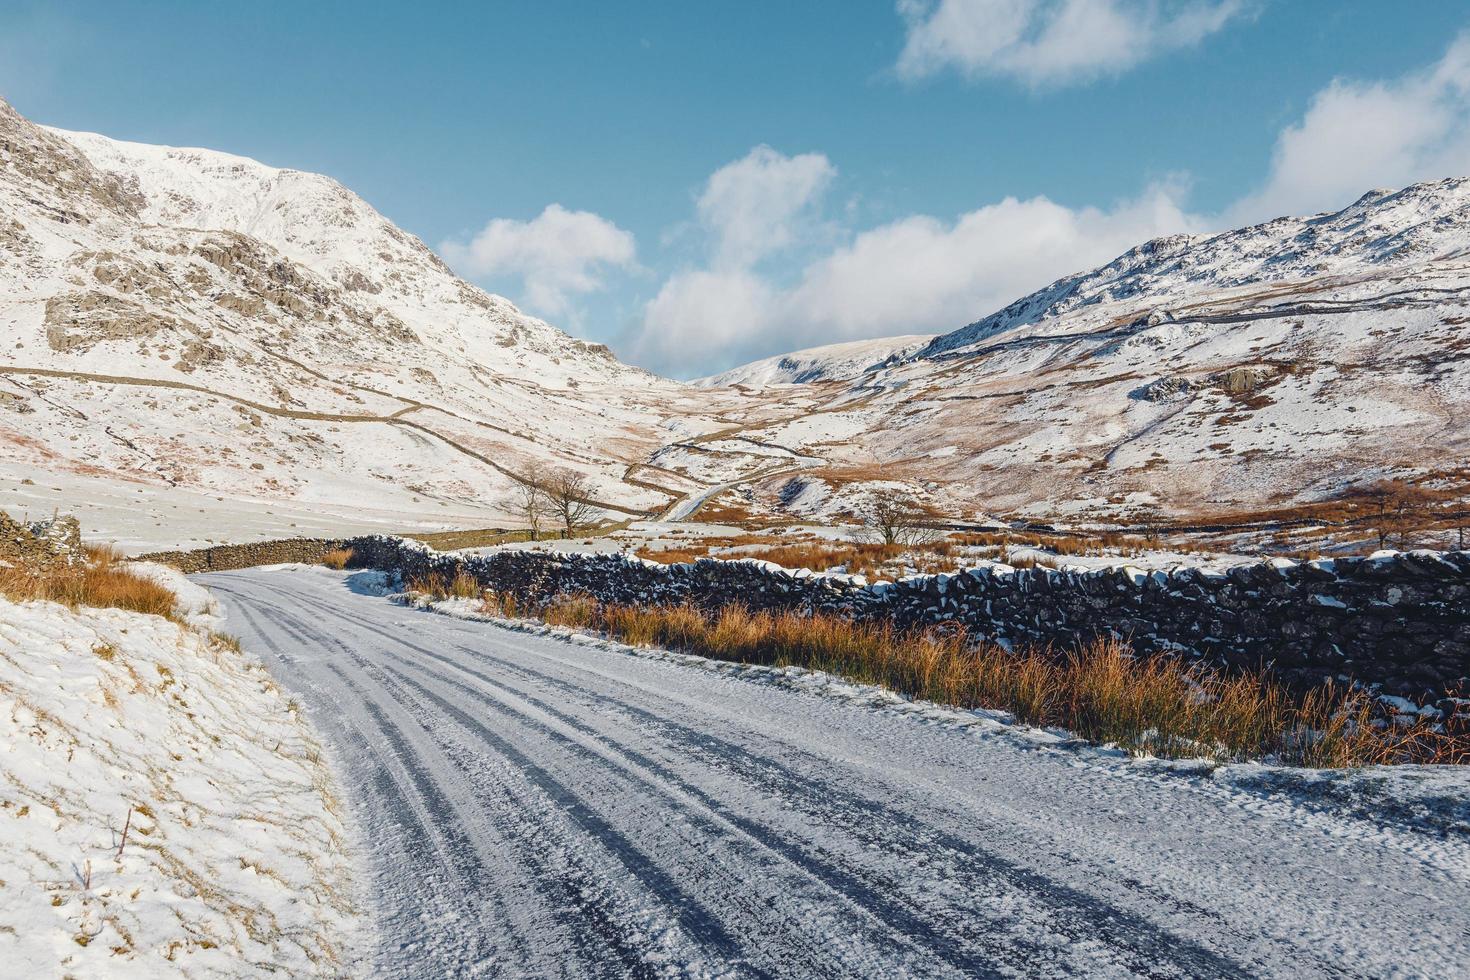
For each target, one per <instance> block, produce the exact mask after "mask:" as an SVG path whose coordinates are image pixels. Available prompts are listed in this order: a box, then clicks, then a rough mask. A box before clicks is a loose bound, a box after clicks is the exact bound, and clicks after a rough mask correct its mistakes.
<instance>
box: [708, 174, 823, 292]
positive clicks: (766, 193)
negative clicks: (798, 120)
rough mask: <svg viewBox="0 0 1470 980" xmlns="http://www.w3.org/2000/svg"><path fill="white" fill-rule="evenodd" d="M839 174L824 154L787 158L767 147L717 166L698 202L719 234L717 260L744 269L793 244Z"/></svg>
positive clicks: (712, 230)
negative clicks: (805, 217)
mask: <svg viewBox="0 0 1470 980" xmlns="http://www.w3.org/2000/svg"><path fill="white" fill-rule="evenodd" d="M836 173H837V171H836V169H835V168H834V167H833V166H832V164H831V162H830V161H829V160H828V159H827V158H826V157H825V156H823V155H822V154H820V153H803V154H800V155H798V156H794V157H788V156H785V155H783V154H781V153H778V152H777V151H775V150H773V149H771V148H770V147H769V146H764V145H762V146H757V147H756V148H755V149H753V150H751V151H750V152H749V153H747V154H746V155H745V156H744V157H742V158H741V159H739V160H736V161H735V162H733V163H728V164H726V165H725V166H723V167H721V168H720V169H719V170H716V171H715V172H714V173H713V174H711V175H710V178H709V181H708V182H707V183H706V184H705V187H704V192H703V193H702V194H701V195H700V196H699V201H698V204H697V205H696V208H697V210H698V212H699V220H700V222H701V224H703V225H704V226H705V227H706V228H707V229H709V230H710V231H711V232H713V233H714V235H715V264H716V265H717V266H720V267H722V268H737V269H739V268H746V267H748V266H750V265H752V264H754V263H755V262H757V261H759V260H760V259H762V258H764V257H765V256H767V255H770V254H772V253H774V252H777V251H779V250H781V249H783V248H786V247H787V246H789V245H790V244H791V243H792V241H793V238H794V235H795V228H796V222H797V221H798V219H800V218H801V217H802V216H803V215H804V213H805V212H806V211H807V210H808V209H809V207H810V206H811V204H812V203H813V202H814V201H815V200H816V199H817V198H818V197H819V196H820V194H821V193H822V191H824V190H825V189H826V188H827V185H828V184H829V183H831V181H832V178H833V176H834V175H835V174H836Z"/></svg>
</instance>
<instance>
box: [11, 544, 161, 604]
mask: <svg viewBox="0 0 1470 980" xmlns="http://www.w3.org/2000/svg"><path fill="white" fill-rule="evenodd" d="M120 559H121V556H120V555H119V554H118V553H117V552H115V551H113V550H112V549H110V548H101V547H91V548H88V549H87V557H86V558H85V560H83V561H80V562H78V563H76V564H74V565H57V566H53V567H51V568H47V569H37V568H29V567H23V566H17V567H11V568H0V594H3V595H5V596H6V597H7V598H10V599H13V600H16V601H19V602H25V601H27V600H32V599H45V600H49V601H51V602H59V603H61V604H62V605H65V606H68V607H70V608H73V609H75V608H77V607H78V606H94V607H100V608H111V609H130V610H132V611H133V612H141V613H149V614H151V615H154V616H163V617H166V618H168V619H173V618H174V606H175V604H176V603H177V602H178V597H177V596H175V595H174V594H173V592H172V591H170V590H169V589H168V588H167V587H165V586H163V585H159V584H158V583H157V582H155V581H153V580H152V579H147V578H143V577H141V576H139V575H136V574H134V573H133V572H132V571H131V570H130V569H129V568H128V567H127V565H126V564H124V563H123V562H122V561H121V560H120Z"/></svg>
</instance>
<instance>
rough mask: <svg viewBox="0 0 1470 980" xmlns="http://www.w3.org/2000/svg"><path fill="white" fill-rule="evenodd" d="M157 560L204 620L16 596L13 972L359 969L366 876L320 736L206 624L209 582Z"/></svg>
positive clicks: (5, 914) (10, 718)
mask: <svg viewBox="0 0 1470 980" xmlns="http://www.w3.org/2000/svg"><path fill="white" fill-rule="evenodd" d="M140 571H143V572H144V573H145V574H147V575H149V577H152V578H157V579H160V580H162V581H164V582H165V583H166V584H168V585H169V586H171V587H172V588H174V589H176V590H177V592H178V593H179V596H180V600H181V601H180V616H181V617H182V618H186V619H187V620H188V621H189V622H190V623H191V624H194V625H193V626H192V627H191V628H184V627H181V626H179V625H177V624H175V623H172V622H169V621H168V620H165V619H162V618H160V617H157V616H145V615H142V614H139V613H132V612H125V611H122V610H116V609H80V610H77V611H71V610H68V609H66V608H65V607H63V606H60V605H57V604H54V603H48V602H28V603H22V604H17V603H13V602H10V601H8V600H5V599H0V696H3V699H4V702H5V710H4V711H3V712H0V745H3V746H4V750H3V754H0V776H3V780H4V785H3V787H0V841H3V844H4V846H3V848H0V962H3V963H5V964H7V965H6V966H5V967H4V968H3V970H0V972H3V973H5V974H6V975H9V976H17V977H19V976H27V977H50V976H102V975H106V976H109V977H160V976H174V975H177V976H211V977H236V976H256V975H260V974H262V973H267V972H279V973H284V974H286V975H293V976H306V975H318V976H321V975H342V974H344V973H347V972H350V971H351V969H352V963H353V951H354V950H355V949H357V948H358V946H359V942H358V938H359V937H358V935H357V934H358V931H359V929H360V925H359V923H360V918H359V912H358V909H357V901H356V897H355V887H356V886H355V873H354V868H353V862H352V859H351V856H350V854H349V849H348V833H347V830H346V828H345V827H344V824H343V816H342V812H341V810H340V808H339V804H338V800H337V796H336V794H337V789H336V787H335V786H334V784H333V779H332V777H331V775H330V773H329V772H328V770H327V768H326V766H325V764H324V762H323V761H322V757H321V751H320V748H319V746H318V745H317V743H316V741H315V739H314V737H313V735H312V733H311V731H310V730H309V728H308V727H307V725H306V723H305V722H304V721H303V720H302V718H301V717H300V716H299V715H298V712H297V708H296V705H295V702H294V701H291V700H289V699H288V698H287V697H286V695H285V694H283V693H282V691H281V689H280V688H279V687H277V686H276V683H275V682H274V681H273V680H272V679H271V677H270V675H269V674H268V673H267V672H266V669H265V668H264V666H262V665H261V664H260V663H259V662H258V661H257V660H255V659H254V658H253V657H250V656H246V655H244V654H241V653H239V652H238V651H236V650H233V649H231V648H230V646H229V645H228V644H224V643H220V642H218V641H217V640H214V639H212V638H211V636H210V635H209V634H208V633H207V632H206V630H207V629H208V628H209V627H210V626H212V625H214V624H216V623H218V621H219V620H218V618H217V617H218V612H219V610H218V606H217V605H216V604H215V603H214V600H213V598H212V597H210V595H209V593H208V592H206V591H205V590H204V589H202V588H200V587H198V586H196V585H194V584H192V583H190V582H188V581H186V580H184V579H182V577H181V576H179V575H178V573H177V572H174V571H173V570H171V569H165V568H162V567H160V566H153V567H149V568H140ZM125 826H126V827H127V837H126V841H125V842H124V841H123V838H122V835H123V830H124V827H125Z"/></svg>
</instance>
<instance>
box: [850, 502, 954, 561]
mask: <svg viewBox="0 0 1470 980" xmlns="http://www.w3.org/2000/svg"><path fill="white" fill-rule="evenodd" d="M857 516H858V520H859V521H860V522H861V523H862V527H863V532H864V534H865V536H866V537H868V538H869V539H870V540H872V541H875V542H877V543H879V544H885V545H898V546H900V547H905V548H911V547H914V546H915V545H921V544H925V543H927V542H929V541H931V540H933V539H934V537H935V536H936V535H937V534H938V533H939V532H938V530H937V529H936V528H935V527H934V520H935V515H934V514H933V513H932V511H930V510H929V509H928V508H926V507H922V506H920V505H919V504H918V503H916V502H915V501H914V500H912V499H911V498H909V497H907V496H905V495H903V494H897V493H887V492H878V493H874V494H873V495H872V496H870V497H869V498H868V501H867V503H865V504H864V505H863V506H861V507H860V508H858V512H857Z"/></svg>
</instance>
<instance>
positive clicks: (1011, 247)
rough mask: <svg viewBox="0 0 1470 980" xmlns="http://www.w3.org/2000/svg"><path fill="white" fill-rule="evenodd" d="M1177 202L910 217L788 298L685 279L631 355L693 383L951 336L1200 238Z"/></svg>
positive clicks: (696, 277)
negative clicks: (787, 358)
mask: <svg viewBox="0 0 1470 980" xmlns="http://www.w3.org/2000/svg"><path fill="white" fill-rule="evenodd" d="M1179 197H1180V190H1179V188H1178V187H1177V186H1175V185H1172V184H1166V185H1158V186H1156V187H1153V188H1151V189H1150V190H1149V191H1148V192H1147V193H1146V194H1144V195H1143V196H1141V197H1140V198H1138V199H1137V200H1133V201H1127V202H1123V203H1121V204H1119V205H1118V206H1116V207H1114V208H1111V209H1099V208H1080V209H1073V208H1067V207H1064V206H1062V205H1059V204H1056V203H1055V202H1053V201H1050V200H1048V199H1046V198H1044V197H1038V198H1032V199H1030V200H1025V201H1021V200H1017V199H1015V198H1007V199H1005V200H1003V201H1001V202H999V203H998V204H993V205H989V206H986V207H982V208H979V209H977V210H975V211H971V212H969V213H967V214H963V215H961V216H959V218H957V219H956V220H954V221H953V222H947V221H942V220H940V219H937V218H933V217H928V216H923V215H919V216H913V217H908V218H904V219H901V220H899V221H894V222H892V223H890V224H886V225H882V226H880V227H878V228H874V229H871V230H869V231H864V232H862V233H860V234H858V235H856V236H854V237H853V238H852V239H851V241H850V242H849V243H848V244H846V245H844V246H843V247H841V248H839V249H837V250H835V251H833V252H832V253H831V254H829V255H827V256H825V257H822V258H820V259H818V260H817V261H814V262H812V263H810V264H808V265H807V266H806V267H805V268H804V269H803V270H802V272H801V274H800V276H799V277H798V278H797V279H796V281H795V282H794V283H792V284H791V285H789V286H787V287H785V288H780V287H777V286H775V285H773V284H771V283H770V282H768V281H767V280H765V279H762V278H760V277H758V276H755V275H753V274H751V273H750V272H748V271H743V270H741V271H734V272H728V271H727V272H718V271H698V272H689V273H684V274H681V275H678V276H675V277H673V278H672V279H670V280H669V281H668V282H666V283H665V284H664V287H663V289H662V290H660V292H659V294H658V295H657V296H656V297H655V298H654V299H653V300H652V301H651V302H650V303H649V304H648V306H647V307H646V309H645V311H644V318H643V322H642V324H641V325H640V327H639V328H638V329H637V330H636V331H635V333H634V334H633V336H632V337H631V338H629V342H628V343H627V344H626V345H625V347H626V350H627V353H628V354H629V356H631V357H632V358H633V359H634V360H636V361H638V363H641V364H644V365H646V366H648V367H651V368H653V369H654V370H664V371H671V372H674V373H686V372H688V371H690V370H695V371H705V370H717V369H720V368H723V367H728V366H732V365H735V364H739V363H741V362H743V361H747V360H751V359H753V358H756V357H761V356H766V355H769V354H774V353H780V352H783V351H788V350H796V349H799V348H802V347H808V346H814V345H818V344H827V343H836V342H839V341H844V340H856V339H862V338H868V337H882V336H889V335H894V334H906V333H924V332H941V331H947V330H953V329H956V328H958V327H960V326H963V325H964V324H966V323H969V322H971V321H973V320H975V319H977V318H978V317H980V316H983V315H984V314H986V313H989V312H991V311H993V310H995V309H998V308H1000V307H1002V306H1004V305H1005V304H1006V303H1009V302H1011V301H1012V300H1014V299H1016V298H1017V297H1019V296H1022V295H1025V294H1026V293H1027V292H1029V291H1031V290H1034V289H1037V288H1039V287H1041V286H1044V285H1046V284H1047V283H1049V282H1051V281H1053V280H1055V279H1057V278H1059V277H1061V276H1064V275H1067V274H1070V273H1072V272H1076V271H1078V270H1081V269H1086V268H1090V267H1092V266H1094V265H1097V264H1100V263H1102V262H1105V261H1107V260H1109V259H1111V258H1113V257H1114V256H1115V255H1117V254H1118V253H1119V252H1121V251H1123V250H1124V249H1126V248H1128V247H1130V246H1132V245H1135V244H1137V243H1138V242H1140V241H1143V240H1146V239H1149V238H1153V237H1156V236H1158V235H1162V234H1169V233H1173V232H1178V231H1183V230H1191V229H1194V228H1196V227H1197V226H1198V219H1196V218H1194V217H1192V216H1191V215H1189V214H1187V213H1186V212H1185V211H1184V210H1183V209H1182V208H1181V207H1180V205H1179V203H1178V199H1179ZM716 352H718V353H716ZM714 358H717V359H718V363H712V360H713V359H714Z"/></svg>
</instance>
